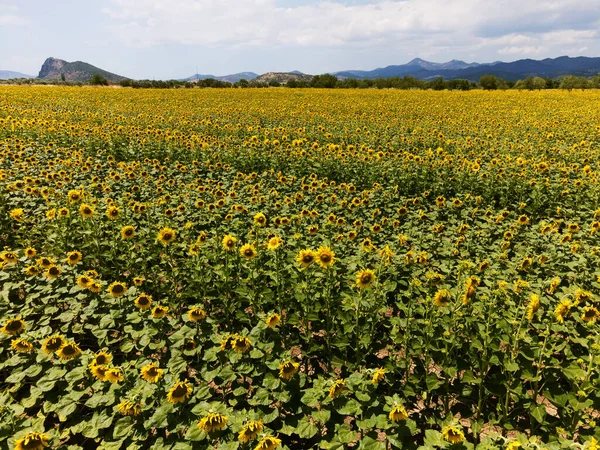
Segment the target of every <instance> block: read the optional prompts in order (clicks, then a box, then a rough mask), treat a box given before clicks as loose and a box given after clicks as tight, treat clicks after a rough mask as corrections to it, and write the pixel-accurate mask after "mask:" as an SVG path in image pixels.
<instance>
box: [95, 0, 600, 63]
mask: <svg viewBox="0 0 600 450" xmlns="http://www.w3.org/2000/svg"><path fill="white" fill-rule="evenodd" d="M597 4H598V0H547V1H543V2H523V1H521V0H503V1H496V2H489V1H488V0H402V1H392V0H380V1H373V2H371V3H368V4H346V3H344V2H343V0H326V1H315V2H313V3H309V4H306V3H305V4H301V5H297V6H288V7H283V6H281V5H280V4H279V3H278V1H277V0H241V1H240V0H172V1H170V2H164V1H161V0H110V6H109V7H107V8H104V10H103V12H104V13H105V14H106V15H107V16H108V17H109V18H110V19H112V25H111V29H112V31H113V32H114V33H115V35H116V36H117V37H118V39H119V40H120V41H121V42H124V43H125V44H127V45H129V46H132V47H152V46H156V45H162V44H176V45H177V44H187V45H195V46H203V47H213V48H215V47H216V48H227V49H230V48H240V47H260V48H280V49H281V48H290V47H307V48H330V49H335V48H342V47H343V48H363V49H369V48H381V47H382V46H384V47H385V46H387V47H392V48H398V50H399V52H402V53H404V54H410V53H418V54H420V55H430V56H432V57H436V56H437V57H438V58H441V59H444V57H445V55H446V54H448V52H453V53H454V54H456V53H457V52H462V53H465V54H467V53H472V51H473V49H475V50H476V51H479V53H480V54H481V53H483V52H485V53H487V54H489V55H490V57H493V55H494V54H496V55H519V56H540V55H546V54H548V53H550V52H551V51H554V50H555V51H558V52H561V51H566V50H567V49H572V48H575V47H576V48H582V47H584V46H588V47H589V48H593V49H598V44H597V43H590V41H592V40H594V39H597V37H598V33H597V32H596V31H595V29H596V28H597V27H598V26H600V8H598V7H597ZM588 44H589V45H588ZM548 56H552V55H548Z"/></svg>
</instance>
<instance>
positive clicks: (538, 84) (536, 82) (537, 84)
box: [532, 77, 546, 91]
mask: <svg viewBox="0 0 600 450" xmlns="http://www.w3.org/2000/svg"><path fill="white" fill-rule="evenodd" d="M532 83H533V89H537V90H538V91H541V90H542V89H546V80H544V79H543V78H542V77H535V78H534V79H533V81H532Z"/></svg>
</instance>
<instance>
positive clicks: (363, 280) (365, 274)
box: [356, 269, 376, 289]
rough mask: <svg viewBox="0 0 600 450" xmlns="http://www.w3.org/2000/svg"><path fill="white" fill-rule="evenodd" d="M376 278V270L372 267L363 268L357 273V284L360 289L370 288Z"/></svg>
mask: <svg viewBox="0 0 600 450" xmlns="http://www.w3.org/2000/svg"><path fill="white" fill-rule="evenodd" d="M375 278H376V277H375V272H373V271H372V270H371V269H363V270H361V271H359V272H358V273H357V274H356V286H358V287H359V288H360V289H368V288H369V287H370V286H371V284H373V282H374V281H375Z"/></svg>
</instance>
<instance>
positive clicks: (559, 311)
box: [554, 299, 573, 323]
mask: <svg viewBox="0 0 600 450" xmlns="http://www.w3.org/2000/svg"><path fill="white" fill-rule="evenodd" d="M572 306H573V304H572V303H571V300H569V299H563V300H561V302H560V303H559V304H558V305H557V306H556V308H555V309H554V317H556V321H557V322H558V323H563V322H564V321H565V317H567V315H568V314H569V312H570V311H571V307H572Z"/></svg>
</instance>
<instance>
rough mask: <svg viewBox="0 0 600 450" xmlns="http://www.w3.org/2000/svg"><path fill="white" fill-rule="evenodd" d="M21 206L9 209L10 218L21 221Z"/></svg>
mask: <svg viewBox="0 0 600 450" xmlns="http://www.w3.org/2000/svg"><path fill="white" fill-rule="evenodd" d="M23 215H24V212H23V208H15V209H12V210H11V211H10V218H11V219H13V220H14V221H16V222H23V220H24V218H23Z"/></svg>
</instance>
